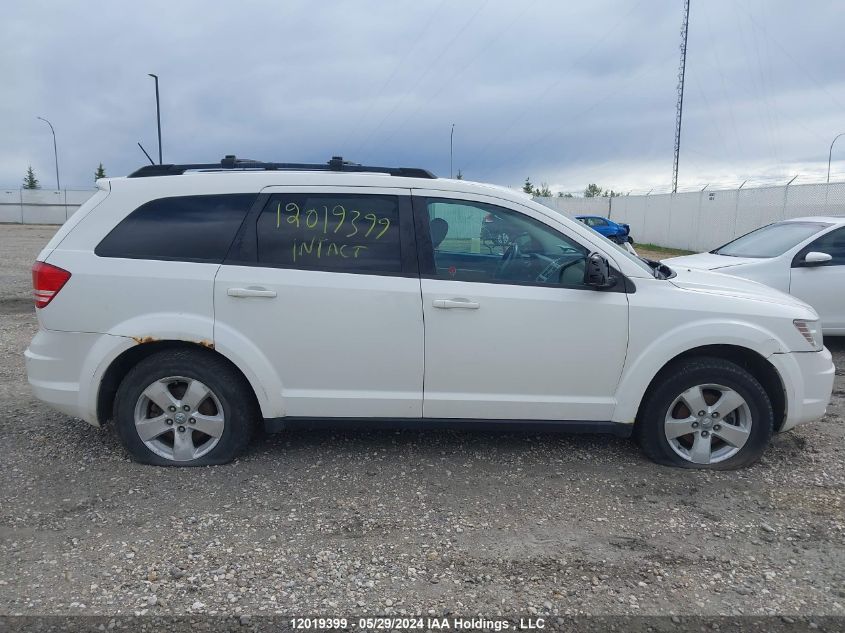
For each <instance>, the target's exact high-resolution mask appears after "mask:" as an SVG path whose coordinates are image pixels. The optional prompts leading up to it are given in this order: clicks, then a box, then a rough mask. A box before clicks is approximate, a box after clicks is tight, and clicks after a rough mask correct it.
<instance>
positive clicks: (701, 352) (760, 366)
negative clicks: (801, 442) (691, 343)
mask: <svg viewBox="0 0 845 633" xmlns="http://www.w3.org/2000/svg"><path fill="white" fill-rule="evenodd" d="M701 357H709V358H721V359H723V360H727V361H730V362H732V363H735V364H736V365H739V366H740V367H742V368H743V369H745V370H746V371H747V372H748V373H750V374H751V375H752V376H754V378H756V379H757V380H758V381H759V382H760V385H761V386H762V387H763V389H764V390H765V392H766V394H767V395H768V396H769V398H770V399H771V402H772V409H773V410H774V415H775V432H777V431H779V430H780V429H781V427H782V426H783V423H784V421H785V420H786V402H787V401H786V387H785V385H784V383H783V379H782V378H781V376H780V374H779V373H778V370H777V369H776V368H775V366H774V365H772V364H771V363H770V362H769V361H768V360H766V358H764V357H763V356H762V355H761V354H759V353H758V352H756V351H754V350H753V349H750V348H748V347H742V346H740V345H724V344H717V345H702V346H700V347H694V348H692V349H688V350H686V351H684V352H681V353H680V354H678V355H676V356H675V357H674V358H671V359H670V360H668V361H667V362H666V363H665V364H664V365H663V366H662V367H661V368H660V370H659V371H658V372H657V373H656V374H655V375H654V377H653V378H652V379H651V381H650V382H649V384H648V387H646V389H645V391H644V392H643V395H642V398H641V399H640V403H639V407H638V408H637V416H636V420H635V425H636V424H638V423H639V420H640V417H641V412H642V408H643V406H644V404H645V402H646V400H647V399H648V395H649V394H650V393H651V392H652V391H653V390H654V388H655V386H656V385H657V384H658V383H659V381H660V380H661V379H662V378H663V376H665V375H666V374H667V373H668V372H670V371H672V367H673V366H674V365H676V364H677V363H679V362H682V361H684V360H686V359H688V358H701Z"/></svg>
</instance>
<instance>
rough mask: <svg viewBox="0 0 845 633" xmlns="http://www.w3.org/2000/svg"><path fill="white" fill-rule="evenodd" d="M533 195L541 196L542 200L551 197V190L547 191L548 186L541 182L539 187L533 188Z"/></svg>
mask: <svg viewBox="0 0 845 633" xmlns="http://www.w3.org/2000/svg"><path fill="white" fill-rule="evenodd" d="M534 195H535V196H542V197H544V198H550V197H551V195H552V190H551V189H549V185H548V184H547V183H545V182H541V183H540V186H539V187H534Z"/></svg>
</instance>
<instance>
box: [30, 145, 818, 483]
mask: <svg viewBox="0 0 845 633" xmlns="http://www.w3.org/2000/svg"><path fill="white" fill-rule="evenodd" d="M98 188H99V191H98V192H97V193H96V194H95V195H94V196H93V197H92V198H91V200H89V201H88V202H87V203H86V204H85V205H83V206H82V207H81V208H80V209H79V210H78V211H77V212H76V213H75V214H74V215H73V217H71V218H70V220H69V221H68V222H67V223H66V224H65V225H64V226H63V227H62V228H61V229H60V230H59V231H58V232H57V233H56V235H55V236H54V237H53V238H52V239H51V240H50V242H49V243H48V244H47V246H46V247H45V248H44V250H43V251H42V252H41V253H40V255H39V256H38V261H37V262H36V263H35V265H34V267H33V283H34V286H35V289H34V293H35V302H36V308H37V310H36V312H37V315H38V323H39V326H40V327H39V330H38V332H37V334H36V335H35V338H34V339H33V340H32V343H31V344H30V346H29V349H28V350H27V351H26V361H27V372H28V375H29V382H30V384H31V385H32V389H33V391H34V393H35V395H36V396H37V397H38V398H40V399H41V400H43V401H44V402H46V403H48V404H50V405H52V406H53V407H55V408H56V409H58V410H60V411H63V412H65V413H67V414H69V415H71V416H76V417H79V418H82V419H83V420H85V421H87V422H89V423H91V424H93V425H102V424H106V423H107V422H111V423H112V424H113V425H114V427H115V429H116V431H117V433H118V435H119V436H120V438H121V440H122V442H123V444H124V445H125V447H126V449H127V450H128V452H129V453H130V455H131V456H132V457H133V458H134V459H136V460H138V461H140V462H145V463H151V464H162V465H164V464H170V465H204V464H217V463H222V462H226V461H229V460H231V459H232V458H233V457H235V456H236V455H237V454H238V453H239V452H240V451H241V450H242V449H243V448H244V447H245V446H246V445H247V443H248V441H249V439H250V435H251V433H252V430H253V429H254V427H255V425H256V424H258V423H263V424H264V425H265V426H266V427H268V428H269V429H271V430H282V429H284V428H285V427H288V426H292V425H295V424H298V423H302V422H309V421H310V422H313V421H329V422H330V423H333V424H337V425H343V424H347V425H348V424H353V423H356V422H357V421H360V420H366V421H368V422H369V421H373V420H375V421H381V422H383V423H384V422H387V423H390V424H395V423H402V424H405V425H412V426H432V425H436V426H442V425H444V424H448V425H450V426H454V427H458V428H460V427H462V426H463V427H468V426H469V425H475V424H477V423H479V422H482V423H485V424H490V425H500V426H501V425H508V426H512V427H515V428H517V429H530V430H537V429H538V428H541V429H543V428H550V427H555V428H563V429H569V430H572V431H588V432H610V433H614V434H617V435H621V436H627V435H631V434H634V435H635V436H636V437H637V439H638V440H639V442H640V444H641V446H642V447H643V449H644V451H645V453H646V454H647V455H649V456H650V457H651V458H653V459H655V460H656V461H658V462H661V463H664V464H672V465H677V466H685V467H691V468H720V469H727V468H738V467H742V466H746V465H748V464H750V463H752V462H754V461H755V460H756V459H757V458H758V457H759V456H760V455H761V454H762V452H763V451H764V449H765V447H766V445H767V444H768V442H769V439H770V437H771V435H772V433H773V432H779V431H785V430H787V429H790V428H792V427H794V426H795V425H796V424H800V423H803V422H808V421H811V420H815V419H817V418H819V417H821V416H822V415H823V414H824V412H825V409H826V407H827V404H828V402H829V399H830V395H831V389H832V386H833V377H834V367H833V363H832V361H831V355H830V353H829V352H828V351H827V350H826V349H824V347H823V345H822V337H821V332H820V331H819V328H818V315H817V314H816V313H815V311H814V310H813V309H812V308H811V307H809V306H808V305H806V304H805V303H803V302H802V301H799V300H797V299H795V298H793V297H790V296H789V295H785V294H783V293H780V292H778V291H777V290H773V289H771V288H768V287H766V286H764V285H762V284H758V283H755V282H752V281H747V280H744V279H739V278H736V277H730V276H726V275H720V274H716V273H709V272H702V271H689V270H686V269H682V270H678V271H677V273H676V272H675V271H673V270H672V269H670V268H669V267H667V266H663V265H660V264H656V263H655V264H653V265H649V264H646V263H645V262H643V261H642V260H640V259H639V258H637V257H634V256H633V255H630V254H629V253H627V252H625V251H624V250H622V249H620V248H617V247H616V246H615V245H614V244H612V243H611V242H610V241H608V240H607V239H605V238H604V237H602V236H601V235H599V234H598V233H596V232H595V231H593V230H592V229H590V228H589V227H586V226H584V225H583V224H581V223H579V222H576V221H574V220H570V219H567V218H565V217H563V216H562V215H560V214H558V213H556V212H554V211H553V210H551V209H548V208H546V207H545V206H543V205H540V204H537V203H535V202H533V201H531V200H530V199H529V198H527V197H525V196H522V195H520V194H517V193H513V192H511V191H509V190H507V189H503V188H498V187H494V186H490V185H483V184H478V183H470V182H466V181H463V180H445V179H440V178H435V177H434V176H433V175H432V174H430V173H429V172H427V171H425V170H421V169H404V168H379V167H362V166H360V165H353V164H350V163H346V162H343V161H342V160H341V159H332V160H331V161H329V163H328V164H327V165H289V164H281V163H257V162H254V161H253V162H250V161H238V160H236V159H235V158H234V157H227V158H226V159H224V160H223V161H221V163H218V164H210V165H162V166H158V165H155V166H148V167H145V168H142V169H140V170H138V171H137V172H135V173H134V174H132V175H130V176H129V177H127V178H112V179H108V180H100V181H99V182H98ZM485 223H486V224H487V225H489V224H494V225H507V226H508V227H509V235H511V237H509V238H508V240H507V242H503V241H502V240H500V239H493V238H491V237H490V235H491V234H490V232H489V231H487V232H485V231H482V227H484V226H485Z"/></svg>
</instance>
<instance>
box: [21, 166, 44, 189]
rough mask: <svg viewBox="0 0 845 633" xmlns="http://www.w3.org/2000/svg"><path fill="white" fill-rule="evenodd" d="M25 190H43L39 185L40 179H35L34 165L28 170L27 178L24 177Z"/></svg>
mask: <svg viewBox="0 0 845 633" xmlns="http://www.w3.org/2000/svg"><path fill="white" fill-rule="evenodd" d="M23 188H24V189H41V185H39V184H38V178H36V177H35V172H34V171H32V165H30V166H29V168H28V169H27V170H26V176H24V177H23Z"/></svg>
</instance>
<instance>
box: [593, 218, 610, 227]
mask: <svg viewBox="0 0 845 633" xmlns="http://www.w3.org/2000/svg"><path fill="white" fill-rule="evenodd" d="M592 220H593V226H607V220H605V219H604V218H593V219H592Z"/></svg>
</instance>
